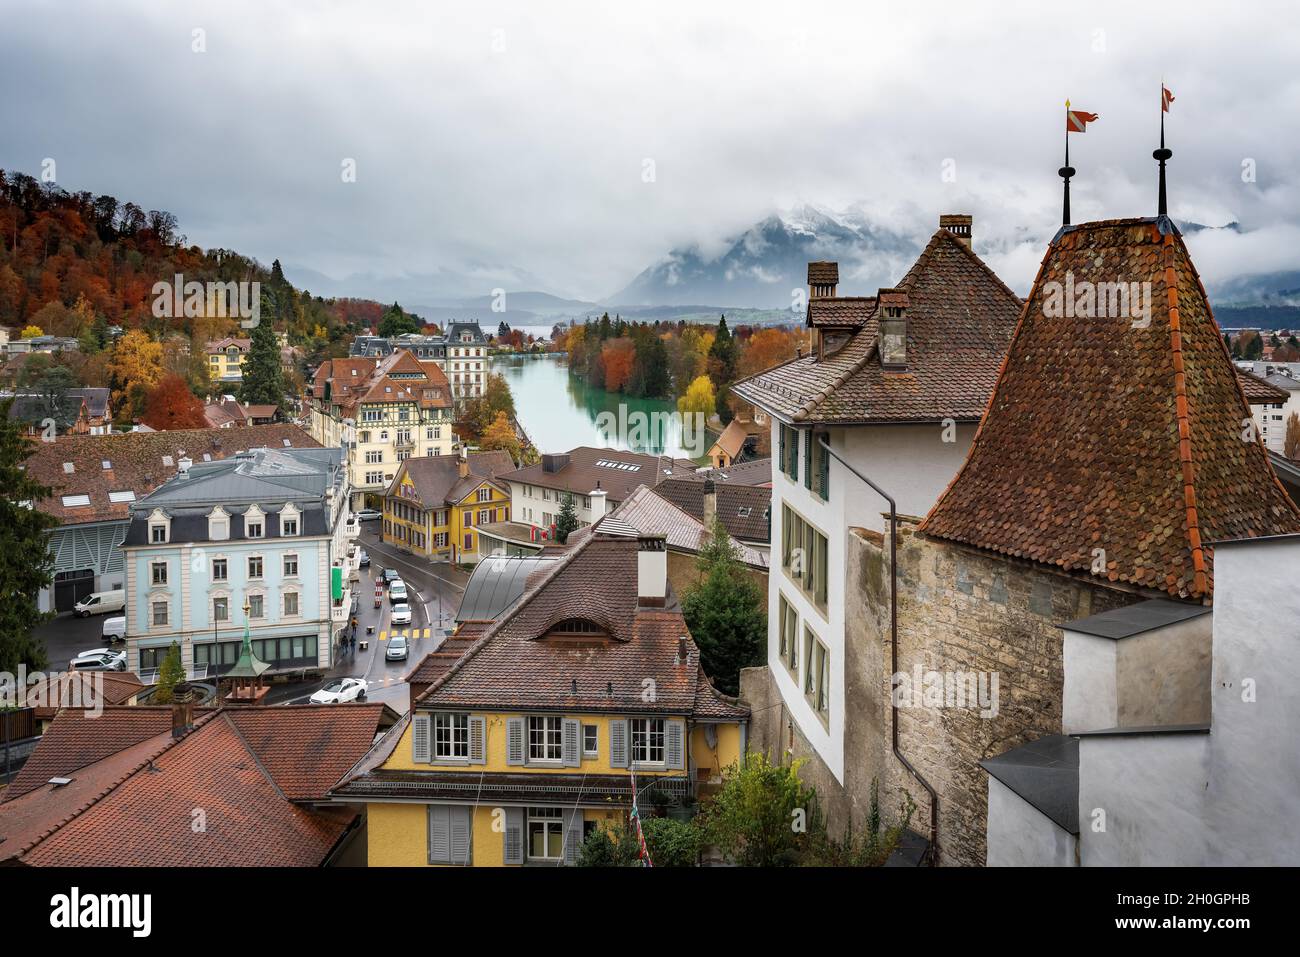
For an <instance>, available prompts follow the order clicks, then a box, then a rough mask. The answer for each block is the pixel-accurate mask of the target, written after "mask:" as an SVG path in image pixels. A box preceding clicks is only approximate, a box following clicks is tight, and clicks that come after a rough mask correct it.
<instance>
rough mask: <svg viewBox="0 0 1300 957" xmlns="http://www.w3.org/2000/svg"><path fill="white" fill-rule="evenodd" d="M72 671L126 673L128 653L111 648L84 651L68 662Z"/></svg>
mask: <svg viewBox="0 0 1300 957" xmlns="http://www.w3.org/2000/svg"><path fill="white" fill-rule="evenodd" d="M68 670H70V671H125V670H126V652H125V651H113V650H111V649H109V648H92V649H91V650H90V651H83V652H82V653H81V654H79V655H77V657H75V658H73V659H72V660H71V661H69V662H68Z"/></svg>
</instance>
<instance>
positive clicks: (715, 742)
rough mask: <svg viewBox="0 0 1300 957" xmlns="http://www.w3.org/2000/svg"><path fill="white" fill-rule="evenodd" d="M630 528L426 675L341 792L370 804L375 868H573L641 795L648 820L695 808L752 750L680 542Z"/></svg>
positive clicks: (574, 554) (565, 565)
mask: <svg viewBox="0 0 1300 957" xmlns="http://www.w3.org/2000/svg"><path fill="white" fill-rule="evenodd" d="M626 531H627V532H628V533H629V534H622V533H621V532H620V531H605V530H602V529H600V528H597V529H596V530H595V531H594V532H587V533H585V534H584V535H583V536H582V538H581V540H580V541H579V543H578V544H577V545H576V546H575V547H574V548H573V549H572V550H571V551H569V552H567V553H565V554H563V555H562V556H560V557H558V558H556V559H554V561H553V563H552V567H550V568H547V569H546V570H544V571H541V572H537V571H536V570H535V571H534V573H533V574H532V575H530V576H529V578H528V581H529V582H530V583H531V584H530V586H529V587H526V588H525V589H524V591H523V593H522V594H521V595H519V597H518V599H517V600H515V601H513V602H508V603H506V604H507V607H505V608H504V609H503V610H501V611H500V612H499V613H498V614H497V616H496V618H495V620H493V621H490V622H470V623H467V624H464V625H462V626H461V627H462V633H460V634H458V635H457V637H456V638H455V639H452V644H453V645H454V647H456V648H457V649H464V650H463V651H460V650H458V651H457V652H455V653H451V654H442V655H440V654H439V653H437V652H435V653H433V654H431V655H429V656H427V657H426V658H425V659H424V661H422V662H421V663H420V665H418V666H417V667H416V669H415V670H414V671H413V672H412V674H411V675H410V677H409V680H410V682H411V686H412V698H413V702H412V708H411V713H410V715H408V716H407V718H405V719H404V720H403V721H402V722H401V723H400V725H398V726H395V727H394V728H393V730H392V731H390V732H389V733H388V734H387V735H385V736H384V737H383V738H381V739H380V741H379V742H378V743H377V744H376V745H375V747H374V748H373V749H372V750H371V753H370V755H369V756H368V757H367V759H366V760H364V761H362V762H361V763H360V764H359V765H358V766H357V768H356V769H354V771H353V773H351V774H350V775H349V776H348V777H346V778H345V779H344V780H343V781H342V782H340V784H339V785H338V786H337V787H336V788H335V789H334V791H333V795H332V796H333V798H334V799H335V800H338V801H347V802H361V803H364V804H365V805H366V816H367V844H368V855H369V864H370V865H371V866H416V865H433V866H438V865H442V866H476V867H491V866H500V865H515V866H524V865H559V864H573V863H576V861H577V858H578V853H579V848H580V847H581V845H582V842H583V841H584V840H585V838H586V836H587V835H588V834H590V833H591V832H592V831H593V830H594V829H595V828H598V827H600V826H601V825H602V824H613V823H615V822H617V821H619V820H621V819H623V817H624V816H625V815H626V814H627V812H628V810H629V809H630V808H631V806H632V799H633V793H634V788H635V793H636V803H637V806H638V808H639V809H640V811H641V813H642V815H643V816H649V815H653V814H656V813H659V812H660V811H661V810H665V809H667V808H670V807H673V806H677V805H682V804H686V805H689V804H690V802H691V801H692V800H694V799H695V798H696V797H697V796H698V795H699V792H700V789H701V788H707V787H709V786H710V785H713V784H717V783H718V782H720V780H721V775H722V771H723V769H724V768H725V767H727V766H728V765H730V764H732V763H734V762H736V761H737V760H739V758H740V756H741V755H742V754H744V751H745V734H746V729H747V725H748V720H749V712H748V710H747V709H745V708H744V707H742V706H741V705H739V704H738V703H737V702H736V701H734V700H733V699H729V698H726V697H724V696H723V695H721V694H719V693H718V692H717V691H715V690H714V689H713V687H712V685H710V684H709V681H708V679H707V678H706V677H705V675H704V673H703V671H702V670H701V668H700V664H699V649H698V648H697V647H696V646H695V643H694V641H692V640H691V637H690V633H689V631H688V630H687V628H686V622H685V620H684V619H683V618H682V615H681V612H680V610H678V608H677V606H676V602H675V600H674V599H673V598H672V595H671V592H670V590H669V588H668V585H667V565H666V560H667V553H666V551H665V550H664V540H663V539H662V538H658V537H636V536H635V533H634V530H631V529H626ZM519 561H536V560H535V559H503V560H502V564H503V565H504V566H508V565H509V564H510V563H511V562H519ZM485 568H486V566H485ZM483 571H484V569H480V570H479V572H477V573H476V574H480V573H482V572H483ZM510 577H511V575H510V569H509V568H505V569H503V578H504V579H509V578H510ZM503 584H505V582H504V581H503ZM466 632H467V634H466Z"/></svg>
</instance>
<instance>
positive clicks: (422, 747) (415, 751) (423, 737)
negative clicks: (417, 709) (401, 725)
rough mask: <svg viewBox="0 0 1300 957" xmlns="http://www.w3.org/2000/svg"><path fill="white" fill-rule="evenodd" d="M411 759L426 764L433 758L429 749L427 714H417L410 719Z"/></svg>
mask: <svg viewBox="0 0 1300 957" xmlns="http://www.w3.org/2000/svg"><path fill="white" fill-rule="evenodd" d="M411 760H412V761H414V762H415V763H416V764H428V763H430V762H431V761H432V760H433V757H432V753H431V752H430V750H429V716H428V715H427V714H417V715H416V716H415V717H414V718H412V719H411Z"/></svg>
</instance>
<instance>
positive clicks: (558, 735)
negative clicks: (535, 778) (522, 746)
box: [526, 715, 564, 765]
mask: <svg viewBox="0 0 1300 957" xmlns="http://www.w3.org/2000/svg"><path fill="white" fill-rule="evenodd" d="M526 730H527V732H528V752H527V754H528V763H529V764H555V765H559V764H562V763H563V762H564V719H563V718H561V717H559V716H558V715H529V716H528V722H527V725H526ZM552 749H554V754H555V756H554V757H551V751H552ZM536 750H540V751H541V754H540V755H539V754H537V753H536Z"/></svg>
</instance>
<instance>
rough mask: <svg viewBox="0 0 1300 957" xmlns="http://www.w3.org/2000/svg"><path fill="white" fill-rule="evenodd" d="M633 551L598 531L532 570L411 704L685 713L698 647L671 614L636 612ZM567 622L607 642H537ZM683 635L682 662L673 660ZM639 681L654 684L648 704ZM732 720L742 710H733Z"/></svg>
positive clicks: (630, 541)
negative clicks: (592, 628) (518, 594)
mask: <svg viewBox="0 0 1300 957" xmlns="http://www.w3.org/2000/svg"><path fill="white" fill-rule="evenodd" d="M637 549H638V542H637V540H636V539H635V538H628V537H625V536H621V535H617V536H609V535H605V534H603V533H601V532H600V530H599V528H598V529H597V530H596V531H595V533H593V534H591V535H588V536H587V537H586V538H585V539H584V540H583V542H582V543H581V544H580V545H579V546H577V547H576V548H574V549H573V550H572V551H570V552H569V553H568V554H566V555H565V556H563V557H562V558H560V559H558V560H557V561H555V562H554V563H553V564H552V565H551V567H550V568H548V569H546V570H545V571H542V572H539V573H538V575H537V576H536V580H535V582H533V581H530V587H529V589H528V591H527V592H525V594H524V596H523V597H522V598H521V599H520V600H519V601H518V602H517V603H516V604H515V605H514V606H513V607H512V608H511V610H510V612H509V613H508V614H507V615H506V616H504V617H503V618H501V619H499V620H498V621H496V622H494V623H493V624H492V625H491V626H490V627H489V628H488V629H487V631H485V632H484V634H483V637H481V638H480V639H478V640H477V641H476V642H475V644H474V646H473V647H472V648H470V649H469V651H467V652H466V653H465V655H464V656H463V657H462V658H461V659H460V660H459V661H458V662H457V663H456V664H454V665H453V666H452V667H451V669H450V670H448V671H447V672H446V673H445V674H444V675H443V676H441V677H440V678H437V679H436V680H435V681H434V683H433V685H432V686H431V687H430V689H429V690H428V691H427V692H425V694H424V695H423V696H422V697H421V698H419V699H418V700H417V701H416V702H415V706H416V707H427V708H438V707H458V708H487V707H502V708H518V709H538V710H558V711H577V710H583V711H592V712H616V713H645V712H655V713H667V714H680V715H690V714H693V713H694V708H695V703H696V696H697V693H698V687H697V685H698V681H699V675H700V670H699V660H700V659H699V654H700V653H699V649H698V648H697V647H696V646H695V642H694V641H693V640H692V639H691V638H690V631H689V630H688V629H687V627H686V621H685V619H683V618H682V614H681V612H680V610H677V609H676V608H675V607H674V606H669V607H665V608H645V607H638V603H637ZM572 618H577V619H585V620H587V621H590V622H593V623H595V624H596V625H597V626H599V627H600V628H603V629H604V630H605V631H606V632H607V633H608V637H607V638H590V639H583V640H572V639H567V638H561V637H555V636H551V637H543V636H544V635H547V633H548V632H549V631H550V629H551V628H552V627H554V626H555V625H556V624H558V623H559V622H561V621H563V620H565V619H572ZM683 637H684V638H685V639H686V645H687V658H686V660H685V661H683V662H679V661H678V660H677V652H678V640H679V639H680V638H683ZM647 679H650V680H653V681H654V683H655V685H654V687H655V699H654V702H653V703H651V704H649V705H648V704H647V702H646V700H645V697H644V691H645V684H644V682H645V681H646V680H647ZM575 689H576V690H575ZM733 714H734V716H736V717H743V716H744V715H745V714H747V712H746V711H744V710H743V709H741V708H739V707H735V708H734V709H733Z"/></svg>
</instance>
